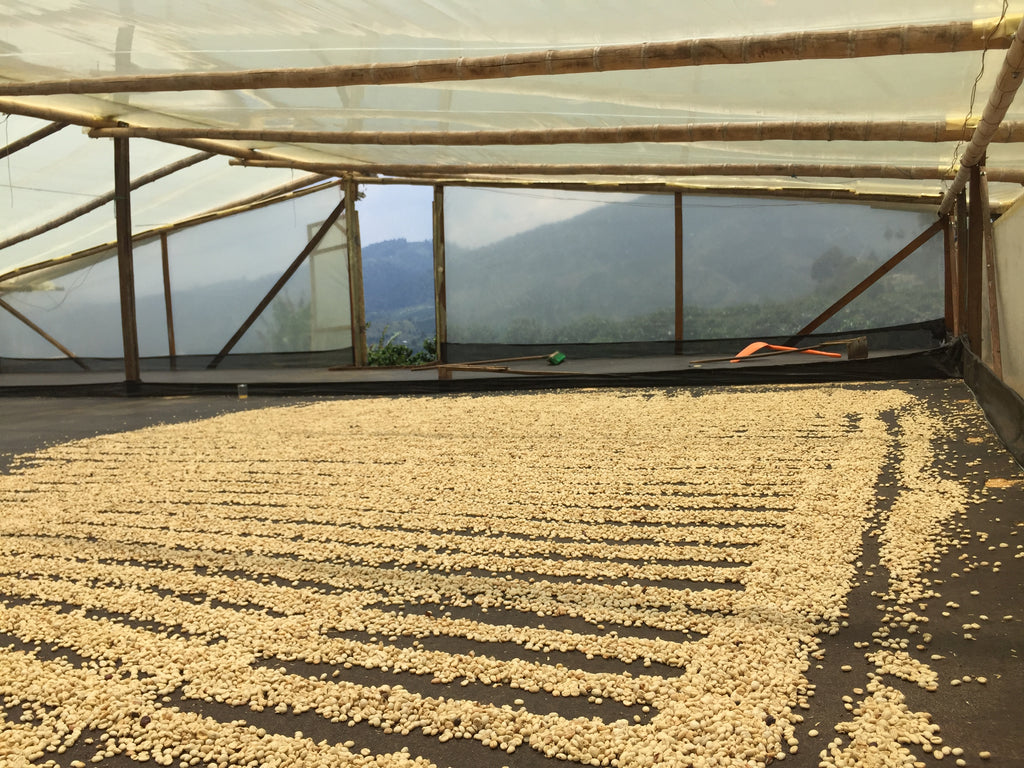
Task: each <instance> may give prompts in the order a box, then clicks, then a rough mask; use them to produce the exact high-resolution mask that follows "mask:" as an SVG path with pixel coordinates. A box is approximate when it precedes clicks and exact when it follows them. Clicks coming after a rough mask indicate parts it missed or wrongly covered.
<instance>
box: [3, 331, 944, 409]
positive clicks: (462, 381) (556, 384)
mask: <svg viewBox="0 0 1024 768" xmlns="http://www.w3.org/2000/svg"><path fill="white" fill-rule="evenodd" d="M961 351H962V347H961V344H960V343H959V342H954V343H952V344H946V345H943V346H941V347H937V348H935V349H929V350H924V351H918V352H910V353H907V354H894V355H885V356H880V357H876V358H868V359H866V360H829V361H825V362H820V363H817V362H814V363H804V362H801V363H799V364H789V365H787V364H780V365H757V366H750V367H745V368H744V367H735V366H729V367H721V368H683V369H677V370H663V371H630V372H617V373H595V374H582V375H569V374H566V375H557V374H556V375H551V376H537V377H533V376H487V377H479V378H454V379H451V380H439V379H402V378H394V379H389V380H380V379H376V380H360V381H351V380H350V381H317V382H309V381H306V382H302V381H295V382H264V383H260V382H252V381H250V382H249V383H248V385H247V386H248V391H249V394H250V395H287V396H293V397H294V396H298V397H302V396H343V395H403V394H405V395H408V394H456V393H466V392H504V391H537V390H553V389H571V388H580V387H670V386H680V387H712V386H729V385H765V384H822V383H834V382H867V381H903V380H908V379H948V378H960V377H961V368H960V362H961ZM190 394H206V395H210V394H224V395H236V394H237V385H236V384H235V383H220V382H199V383H197V382H194V381H182V382H173V381H163V382H147V381H143V382H141V383H133V384H129V383H126V382H109V383H93V384H73V383H69V382H68V381H67V380H64V381H63V382H62V383H60V384H53V385H38V386H35V385H33V386H6V387H0V395H7V396H21V397H24V396H28V395H36V396H74V397H88V396H118V395H132V396H154V397H168V396H180V395H190Z"/></svg>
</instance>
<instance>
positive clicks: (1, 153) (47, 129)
mask: <svg viewBox="0 0 1024 768" xmlns="http://www.w3.org/2000/svg"><path fill="white" fill-rule="evenodd" d="M66 127H67V123H50V124H49V125H47V126H44V127H42V128H40V129H39V130H38V131H33V132H32V133H30V134H28V135H26V136H22V137H21V138H20V139H18V140H17V141H12V142H11V143H10V144H8V145H7V146H6V147H3V148H0V159H3V158H5V157H9V156H11V155H13V154H14V153H15V152H17V151H18V150H20V149H25V147H31V146H32V145H33V144H35V143H36V142H37V141H42V140H43V139H45V138H46V137H47V136H52V135H53V134H55V133H56V132H57V131H59V130H60V129H61V128H66Z"/></svg>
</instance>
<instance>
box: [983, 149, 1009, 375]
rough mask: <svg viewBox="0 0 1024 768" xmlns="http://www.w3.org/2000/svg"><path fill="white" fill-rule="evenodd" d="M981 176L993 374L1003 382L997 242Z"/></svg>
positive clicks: (986, 188) (989, 336) (989, 337)
mask: <svg viewBox="0 0 1024 768" xmlns="http://www.w3.org/2000/svg"><path fill="white" fill-rule="evenodd" d="M979 175H980V176H981V195H980V197H981V220H982V226H983V228H984V238H983V239H984V241H985V255H984V259H985V288H986V291H987V293H988V340H989V348H990V349H991V351H992V372H993V373H994V374H995V375H996V377H997V378H999V380H1000V381H1002V378H1003V352H1002V345H1001V344H1000V332H999V292H998V282H997V280H996V241H995V236H994V234H993V232H992V213H991V211H990V209H989V205H988V181H986V179H985V169H984V168H982V169H981V172H980V174H979Z"/></svg>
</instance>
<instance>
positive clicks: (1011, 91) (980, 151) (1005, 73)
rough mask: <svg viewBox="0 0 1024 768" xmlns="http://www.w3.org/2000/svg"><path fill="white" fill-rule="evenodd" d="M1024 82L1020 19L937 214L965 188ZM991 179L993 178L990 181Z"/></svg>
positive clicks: (1022, 24)
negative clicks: (973, 169)
mask: <svg viewBox="0 0 1024 768" xmlns="http://www.w3.org/2000/svg"><path fill="white" fill-rule="evenodd" d="M1022 80H1024V19H1021V20H1020V22H1019V26H1018V28H1017V31H1016V33H1015V35H1014V37H1013V39H1012V42H1011V44H1010V47H1009V50H1008V51H1007V52H1006V57H1005V58H1004V59H1003V66H1002V67H1001V68H1000V70H999V75H998V76H997V77H996V84H995V86H994V87H993V88H992V93H991V94H990V95H989V97H988V103H986V104H985V110H984V111H983V112H982V113H981V120H980V121H979V123H978V127H977V128H975V129H974V132H973V133H972V134H971V141H970V143H969V144H968V145H967V147H966V148H965V149H964V152H963V154H962V155H961V156H960V169H959V170H958V171H957V174H956V178H955V179H954V180H953V183H952V184H951V185H950V187H949V189H947V190H946V194H945V196H944V197H943V198H942V204H941V205H940V206H939V214H940V215H941V214H944V213H948V212H949V209H950V208H952V207H953V201H954V200H956V196H957V195H958V194H959V193H960V190H961V189H963V188H964V187H965V186H967V182H968V180H969V179H970V174H971V168H972V167H973V166H976V165H978V164H979V163H980V162H982V159H983V158H984V157H985V149H986V148H987V147H988V145H989V143H990V142H991V141H992V137H993V136H994V135H995V134H996V132H997V131H998V129H999V124H1000V123H1001V122H1002V121H1003V118H1004V117H1006V112H1007V110H1009V108H1010V105H1011V104H1012V103H1013V98H1014V96H1016V95H1017V89H1018V88H1020V84H1021V81H1022ZM994 180H995V178H994V177H993V181H994Z"/></svg>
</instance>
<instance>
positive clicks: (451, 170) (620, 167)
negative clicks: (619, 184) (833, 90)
mask: <svg viewBox="0 0 1024 768" xmlns="http://www.w3.org/2000/svg"><path fill="white" fill-rule="evenodd" d="M230 162H231V164H232V165H246V166H252V167H255V168H302V169H304V170H307V171H312V172H314V173H325V174H331V175H335V176H342V175H350V174H353V173H367V174H369V173H379V174H384V175H387V176H426V177H430V178H435V179H436V178H440V177H446V176H455V177H472V176H632V177H637V178H640V177H645V176H649V177H665V176H677V177H682V176H779V177H783V178H791V177H794V176H804V177H808V178H844V179H867V178H871V179H903V180H906V181H932V180H940V179H952V178H954V177H955V175H956V174H955V173H954V172H953V171H951V170H950V169H949V167H948V166H910V165H903V166H900V165H892V164H888V163H871V164H857V165H850V164H826V163H702V164H686V165H674V164H657V165H637V164H635V163H624V164H623V163H609V164H596V163H587V164H555V163H545V164H529V163H510V164H493V163H463V164H460V165H432V164H429V163H417V164H395V163H383V164H376V163H357V164H353V163H331V162H324V163H319V162H303V161H293V160H281V159H275V160H264V159H260V160H240V161H230ZM991 174H992V180H993V181H1008V182H1013V183H1024V170H1022V169H1015V168H1001V169H994V170H992V172H991Z"/></svg>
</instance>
